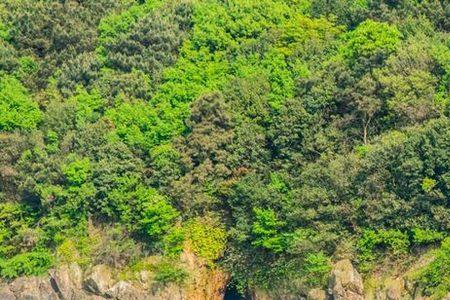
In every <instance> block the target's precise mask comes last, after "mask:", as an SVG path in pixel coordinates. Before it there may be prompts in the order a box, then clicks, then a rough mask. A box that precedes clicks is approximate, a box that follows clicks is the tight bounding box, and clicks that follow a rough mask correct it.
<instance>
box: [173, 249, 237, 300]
mask: <svg viewBox="0 0 450 300" xmlns="http://www.w3.org/2000/svg"><path fill="white" fill-rule="evenodd" d="M181 260H182V261H183V262H184V264H185V265H186V267H187V270H188V272H189V275H190V277H191V278H190V282H188V284H187V286H186V288H185V292H186V295H185V297H186V298H185V299H189V300H204V299H208V300H222V299H223V297H224V295H225V290H226V286H227V283H228V280H229V276H228V275H227V274H225V273H223V272H221V271H220V270H218V269H214V268H212V269H211V268H208V267H207V265H206V264H205V263H204V262H202V261H201V260H199V259H198V258H197V257H196V256H195V255H194V254H193V253H192V252H190V251H184V252H183V254H182V257H181Z"/></svg>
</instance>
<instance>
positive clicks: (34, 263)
mask: <svg viewBox="0 0 450 300" xmlns="http://www.w3.org/2000/svg"><path fill="white" fill-rule="evenodd" d="M52 264H53V256H52V255H51V253H49V252H46V251H44V252H42V251H33V252H28V253H21V254H17V255H15V256H13V257H11V258H9V259H7V260H1V261H0V274H1V275H2V277H5V278H14V277H17V276H22V275H26V276H29V275H40V274H42V273H44V272H45V271H46V270H47V269H48V268H49V267H51V266H52Z"/></svg>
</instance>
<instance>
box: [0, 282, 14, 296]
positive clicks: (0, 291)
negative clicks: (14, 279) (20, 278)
mask: <svg viewBox="0 0 450 300" xmlns="http://www.w3.org/2000/svg"><path fill="white" fill-rule="evenodd" d="M0 299H2V300H16V296H14V293H13V292H12V291H11V290H10V289H9V286H7V285H5V286H2V287H0Z"/></svg>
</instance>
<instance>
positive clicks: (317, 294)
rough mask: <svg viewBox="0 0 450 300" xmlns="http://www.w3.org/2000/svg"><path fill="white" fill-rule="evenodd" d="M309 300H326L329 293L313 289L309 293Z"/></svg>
mask: <svg viewBox="0 0 450 300" xmlns="http://www.w3.org/2000/svg"><path fill="white" fill-rule="evenodd" d="M306 299H307V300H326V299H327V293H326V292H325V291H324V290H321V289H312V290H310V291H309V292H308V296H307V298H306Z"/></svg>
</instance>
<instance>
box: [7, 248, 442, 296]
mask: <svg viewBox="0 0 450 300" xmlns="http://www.w3.org/2000/svg"><path fill="white" fill-rule="evenodd" d="M182 260H183V261H184V263H185V266H186V268H187V269H188V271H189V274H190V279H189V280H188V282H187V283H186V284H185V285H183V286H177V285H173V284H172V285H161V284H158V283H157V282H155V281H152V279H151V275H150V274H148V272H147V271H142V272H140V273H139V274H138V276H137V278H138V279H137V280H135V281H124V280H115V279H114V270H112V269H111V268H109V267H108V266H106V265H96V266H94V267H92V268H90V269H88V270H86V271H85V272H83V271H82V270H81V268H80V266H78V265H77V264H71V265H63V266H60V267H58V268H56V269H53V270H51V271H50V272H49V273H48V274H47V275H44V276H40V277H36V276H34V277H20V278H17V279H15V280H14V281H12V282H10V283H3V285H0V300H105V299H114V300H222V299H224V295H225V290H226V286H227V283H228V281H229V276H228V275H227V274H226V273H224V272H223V271H221V270H219V269H211V268H209V267H207V266H206V265H204V264H201V263H200V262H199V260H198V259H197V258H196V257H195V255H193V254H192V253H188V252H185V253H184V254H183V256H182ZM410 271H411V270H408V271H406V272H405V273H404V274H397V275H395V277H389V276H388V277H386V276H382V277H375V278H371V279H370V280H371V281H372V282H369V281H370V280H367V282H366V284H365V285H364V283H363V278H362V277H361V275H360V274H359V273H358V271H357V270H356V269H355V268H354V266H353V265H352V263H351V261H350V260H341V261H338V262H337V263H335V264H334V267H333V270H332V271H331V273H330V277H329V284H328V287H327V289H313V290H311V291H309V293H308V295H307V296H306V297H305V296H303V295H290V296H289V297H283V298H280V297H274V296H272V295H271V293H270V292H265V291H262V290H254V291H253V292H252V293H250V295H249V297H250V299H251V300H280V299H283V300H285V299H295V300H427V299H430V298H428V297H426V296H424V295H421V293H420V289H418V288H417V286H414V284H413V283H412V282H411V281H410V280H409V277H408V276H409V275H408V272H410ZM373 281H375V283H373ZM444 299H446V300H450V295H448V296H447V297H446V298H444Z"/></svg>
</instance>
